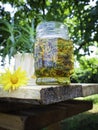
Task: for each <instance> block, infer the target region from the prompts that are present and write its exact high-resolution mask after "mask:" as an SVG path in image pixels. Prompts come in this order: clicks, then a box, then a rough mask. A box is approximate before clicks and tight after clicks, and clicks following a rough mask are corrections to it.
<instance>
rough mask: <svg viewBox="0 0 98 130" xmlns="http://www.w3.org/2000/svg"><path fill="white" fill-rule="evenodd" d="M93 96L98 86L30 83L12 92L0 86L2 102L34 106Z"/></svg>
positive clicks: (97, 90) (97, 92) (97, 91)
mask: <svg viewBox="0 0 98 130" xmlns="http://www.w3.org/2000/svg"><path fill="white" fill-rule="evenodd" d="M93 94H98V84H70V85H36V84H35V83H32V82H30V83H29V84H28V85H27V86H23V87H20V88H19V89H17V90H15V91H12V92H7V91H4V90H3V89H2V86H0V100H1V99H6V100H16V101H19V102H21V101H22V102H26V103H27V102H28V103H32V104H52V103H57V102H61V101H65V100H68V99H73V98H77V97H85V96H89V95H93Z"/></svg>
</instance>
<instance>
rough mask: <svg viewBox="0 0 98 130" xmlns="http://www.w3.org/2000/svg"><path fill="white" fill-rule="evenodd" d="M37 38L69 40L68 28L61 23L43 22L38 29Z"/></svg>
mask: <svg viewBox="0 0 98 130" xmlns="http://www.w3.org/2000/svg"><path fill="white" fill-rule="evenodd" d="M36 33H37V35H36V37H37V38H63V39H66V40H69V36H68V28H67V26H66V25H64V24H63V23H61V22H55V21H49V22H41V23H40V24H39V25H38V26H37V28H36Z"/></svg>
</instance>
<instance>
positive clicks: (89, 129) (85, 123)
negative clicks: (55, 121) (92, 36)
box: [61, 94, 98, 130]
mask: <svg viewBox="0 0 98 130" xmlns="http://www.w3.org/2000/svg"><path fill="white" fill-rule="evenodd" d="M81 99H83V100H88V101H92V102H93V108H92V109H91V110H89V111H87V112H83V113H81V114H78V115H76V116H73V117H71V118H68V119H66V120H64V121H62V122H61V127H62V130H98V94H96V95H92V96H88V97H85V98H81Z"/></svg>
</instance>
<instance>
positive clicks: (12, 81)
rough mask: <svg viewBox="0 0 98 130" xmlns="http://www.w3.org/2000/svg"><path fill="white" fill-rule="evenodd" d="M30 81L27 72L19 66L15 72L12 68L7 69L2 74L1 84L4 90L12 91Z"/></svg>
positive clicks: (0, 77)
mask: <svg viewBox="0 0 98 130" xmlns="http://www.w3.org/2000/svg"><path fill="white" fill-rule="evenodd" d="M27 81H28V78H27V75H26V72H25V71H23V70H21V68H18V69H17V70H16V71H14V72H13V73H12V72H11V71H10V70H6V71H5V73H2V74H1V75H0V84H1V85H2V86H3V89H4V90H7V91H12V90H15V89H17V88H19V87H20V86H23V85H26V84H27Z"/></svg>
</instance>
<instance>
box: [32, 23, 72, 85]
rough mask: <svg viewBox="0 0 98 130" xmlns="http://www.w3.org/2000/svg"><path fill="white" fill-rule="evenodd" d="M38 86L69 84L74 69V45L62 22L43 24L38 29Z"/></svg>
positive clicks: (36, 49)
mask: <svg viewBox="0 0 98 130" xmlns="http://www.w3.org/2000/svg"><path fill="white" fill-rule="evenodd" d="M36 33H37V36H36V43H35V74H36V77H37V79H36V83H37V84H69V83H70V76H71V74H72V73H73V69H74V59H73V44H72V41H71V40H70V39H69V36H68V29H67V27H66V26H65V25H64V24H62V23H60V22H54V21H50V22H42V23H40V24H39V25H38V26H37V28H36Z"/></svg>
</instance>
